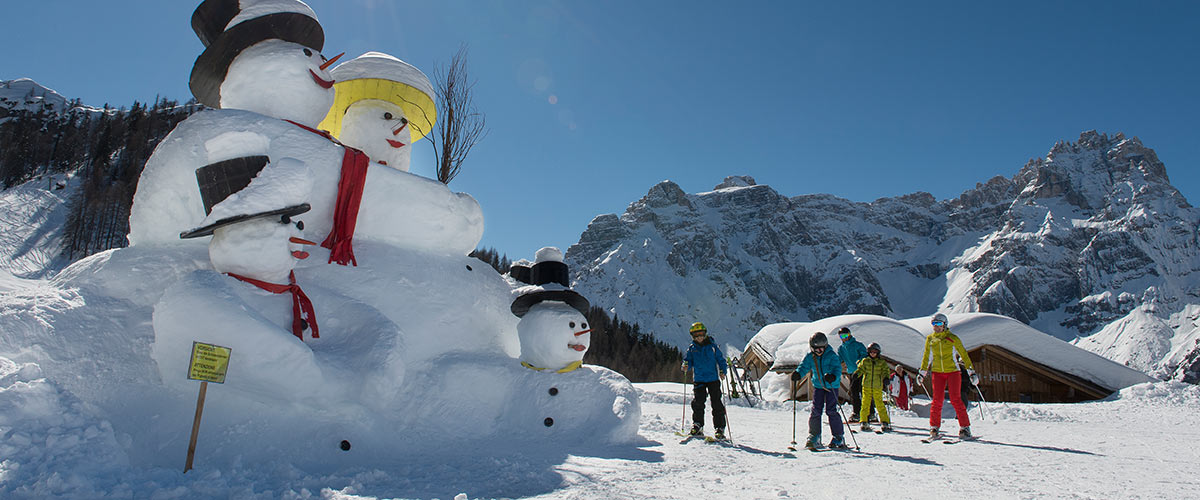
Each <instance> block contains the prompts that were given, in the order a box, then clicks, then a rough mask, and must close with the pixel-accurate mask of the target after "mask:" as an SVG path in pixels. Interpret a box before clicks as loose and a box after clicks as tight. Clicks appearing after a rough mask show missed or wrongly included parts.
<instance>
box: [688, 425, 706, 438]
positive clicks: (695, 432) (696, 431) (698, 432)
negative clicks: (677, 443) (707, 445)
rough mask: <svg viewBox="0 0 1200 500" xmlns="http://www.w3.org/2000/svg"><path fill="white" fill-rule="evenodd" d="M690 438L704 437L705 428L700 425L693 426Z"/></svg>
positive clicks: (689, 433)
mask: <svg viewBox="0 0 1200 500" xmlns="http://www.w3.org/2000/svg"><path fill="white" fill-rule="evenodd" d="M688 435H689V436H703V435H704V428H703V427H700V426H699V425H693V426H692V430H691V431H689V432H688Z"/></svg>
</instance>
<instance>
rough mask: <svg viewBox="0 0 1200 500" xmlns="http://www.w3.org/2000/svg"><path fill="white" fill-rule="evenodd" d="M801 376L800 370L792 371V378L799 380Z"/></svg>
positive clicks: (802, 376)
mask: <svg viewBox="0 0 1200 500" xmlns="http://www.w3.org/2000/svg"><path fill="white" fill-rule="evenodd" d="M803 378H804V375H801V374H800V372H792V380H795V381H796V382H799V381H800V380H802V379H803Z"/></svg>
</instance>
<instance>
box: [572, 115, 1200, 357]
mask: <svg viewBox="0 0 1200 500" xmlns="http://www.w3.org/2000/svg"><path fill="white" fill-rule="evenodd" d="M1198 225H1200V212H1198V211H1197V210H1196V209H1195V208H1194V207H1192V206H1191V205H1190V204H1189V203H1188V202H1187V200H1186V199H1185V198H1184V197H1183V195H1182V194H1181V193H1180V192H1179V191H1178V190H1177V189H1175V188H1174V187H1173V186H1171V185H1170V181H1169V177H1168V176H1167V172H1166V167H1165V165H1164V164H1163V163H1162V162H1161V161H1160V160H1159V159H1158V157H1157V155H1156V154H1155V153H1154V151H1153V150H1152V149H1150V148H1148V147H1146V146H1144V145H1143V144H1142V142H1141V141H1140V140H1139V139H1138V138H1137V137H1126V136H1125V135H1124V134H1121V133H1118V134H1116V135H1114V136H1111V137H1110V136H1108V135H1107V134H1101V133H1098V132H1096V131H1094V130H1093V131H1086V132H1083V133H1082V134H1080V138H1079V140H1078V141H1075V142H1065V141H1059V142H1057V143H1056V144H1055V145H1054V146H1053V147H1052V148H1051V149H1050V151H1049V152H1048V153H1047V154H1046V155H1045V156H1044V157H1041V158H1034V159H1031V160H1029V161H1028V162H1027V163H1026V164H1025V165H1024V166H1023V167H1021V168H1020V169H1019V170H1018V172H1017V173H1016V174H1014V175H1013V176H1012V177H1007V178H1006V177H1003V176H994V177H992V178H991V179H989V180H987V181H986V182H983V183H978V184H977V185H976V187H975V188H973V189H968V190H966V191H964V192H963V193H962V194H961V195H959V196H958V197H955V198H950V199H946V200H940V201H939V200H937V199H935V198H934V197H933V195H931V194H929V193H923V192H917V193H909V194H905V195H900V196H896V197H885V198H879V199H877V200H875V201H872V202H855V201H850V200H845V199H842V198H839V197H836V196H832V195H828V194H807V195H799V196H792V197H788V196H784V195H781V194H780V193H778V192H776V191H775V190H774V189H772V188H771V187H770V186H767V185H760V184H757V183H756V182H755V181H754V179H753V178H752V177H749V176H731V177H729V178H726V179H725V180H724V181H723V182H722V183H720V184H718V185H717V186H716V187H715V188H714V189H713V190H712V191H708V192H702V193H694V194H687V193H684V192H683V191H682V189H680V188H679V186H678V185H676V184H675V183H674V182H671V181H669V180H668V181H662V182H660V183H658V184H656V185H655V186H653V187H652V188H651V189H650V190H649V191H648V192H647V194H646V195H645V196H643V197H642V198H641V199H639V200H637V201H634V202H633V203H631V204H630V205H629V207H628V208H627V209H626V211H625V212H624V213H623V214H621V215H620V216H618V215H616V214H604V215H600V216H598V217H596V218H594V219H593V220H592V221H591V223H590V224H589V225H588V228H587V229H586V230H585V231H584V232H583V233H582V234H581V236H580V240H579V242H578V243H576V244H575V245H572V246H571V247H570V248H568V251H567V261H568V263H569V264H570V266H571V269H573V275H572V279H573V281H574V286H575V287H576V288H577V289H579V290H581V291H582V292H583V293H585V295H587V296H588V297H589V298H591V299H592V300H593V302H595V303H599V304H607V305H608V307H609V308H610V312H612V313H616V314H618V315H620V316H621V317H623V318H627V319H630V320H632V321H635V322H637V323H639V324H640V325H642V326H643V328H644V329H645V330H646V331H650V332H654V333H655V334H656V335H659V336H660V338H662V339H663V340H664V341H667V342H669V343H675V344H676V345H681V344H683V343H686V341H687V339H686V338H685V336H684V335H682V334H679V335H675V334H674V332H678V331H682V330H680V328H681V327H680V326H679V325H687V324H690V323H691V322H692V321H696V320H701V321H705V323H706V324H709V325H710V328H712V329H713V331H714V332H721V333H719V335H722V339H723V340H724V341H728V342H731V343H732V344H734V345H735V346H739V347H740V345H739V344H738V342H740V341H745V340H748V338H749V336H751V335H753V333H754V332H756V331H757V330H758V328H759V327H761V326H762V325H765V324H768V323H773V322H782V321H806V320H814V319H819V318H823V317H828V316H834V315H839V314H850V313H871V314H880V315H885V316H891V317H897V318H902V317H916V316H922V315H929V314H933V313H934V312H939V311H941V312H976V311H979V312H993V313H998V314H1003V315H1006V316H1010V317H1013V318H1015V319H1018V320H1020V321H1022V322H1025V323H1027V324H1030V325H1031V326H1034V327H1035V328H1038V329H1039V330H1042V331H1044V332H1047V333H1049V334H1052V335H1054V336H1056V337H1059V338H1061V339H1063V340H1068V341H1074V340H1076V339H1078V338H1084V337H1087V336H1089V335H1095V334H1099V333H1101V332H1103V331H1104V329H1105V328H1106V327H1108V326H1109V325H1113V324H1115V323H1117V322H1119V321H1121V320H1122V319H1123V318H1126V317H1127V316H1129V315H1130V314H1133V313H1134V312H1135V311H1137V310H1144V309H1146V308H1151V309H1153V313H1152V316H1153V317H1155V318H1158V319H1159V320H1161V321H1163V322H1166V323H1171V324H1173V325H1176V326H1174V327H1173V328H1172V332H1173V335H1172V339H1173V340H1171V341H1170V342H1169V343H1170V345H1171V348H1170V349H1167V350H1166V351H1167V352H1160V354H1161V355H1160V356H1157V357H1156V359H1153V360H1150V359H1146V357H1145V356H1134V355H1133V354H1134V353H1133V352H1130V351H1131V350H1135V349H1137V347H1136V346H1138V345H1142V344H1141V343H1139V342H1140V341H1137V340H1135V339H1134V337H1137V335H1134V334H1132V333H1126V334H1124V335H1117V336H1116V337H1120V339H1119V340H1117V341H1115V345H1117V347H1116V348H1115V351H1114V348H1112V347H1111V346H1109V345H1113V344H1114V342H1113V341H1110V342H1108V343H1106V346H1109V347H1106V348H1105V349H1101V351H1105V352H1107V354H1106V355H1108V356H1110V357H1112V358H1113V359H1119V360H1121V361H1122V362H1124V363H1126V364H1128V365H1129V366H1132V367H1134V368H1137V369H1140V370H1143V371H1147V372H1149V373H1151V374H1153V375H1155V376H1159V377H1164V378H1167V377H1172V378H1179V379H1184V380H1195V377H1196V375H1195V371H1196V368H1195V367H1190V368H1189V366H1190V365H1189V363H1188V362H1187V360H1188V359H1194V358H1195V357H1196V355H1195V354H1194V352H1195V351H1194V349H1192V348H1189V346H1188V345H1187V344H1188V341H1189V339H1191V338H1192V337H1194V336H1195V335H1196V332H1197V331H1198V330H1200V328H1198V327H1197V325H1196V324H1195V321H1194V320H1195V319H1196V318H1195V315H1194V314H1192V313H1190V312H1189V311H1191V308H1190V306H1191V305H1193V304H1200V285H1198V284H1197V283H1198V281H1200V274H1198V273H1200V243H1198V242H1200V239H1198V236H1197V226H1198ZM1135 316H1136V315H1135ZM1189 318H1191V319H1189ZM1133 320H1137V318H1133ZM1135 322H1136V321H1135ZM1139 324H1140V322H1139ZM1122 331H1124V332H1135V331H1155V329H1154V328H1149V329H1141V328H1135V329H1122ZM664 334H665V337H666V338H664ZM1110 336H1112V335H1110ZM1160 336H1161V335H1160ZM1077 344H1078V345H1080V346H1081V347H1085V348H1091V349H1092V350H1094V351H1095V350H1097V349H1098V348H1092V347H1089V346H1090V345H1091V344H1090V343H1088V342H1083V341H1077ZM1193 347H1194V346H1193ZM1160 351H1162V350H1161V349H1160ZM1097 352H1099V351H1097Z"/></svg>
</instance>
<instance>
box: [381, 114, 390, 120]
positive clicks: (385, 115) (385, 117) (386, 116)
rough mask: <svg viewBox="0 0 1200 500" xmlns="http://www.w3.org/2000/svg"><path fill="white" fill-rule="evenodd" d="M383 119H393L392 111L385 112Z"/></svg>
mask: <svg viewBox="0 0 1200 500" xmlns="http://www.w3.org/2000/svg"><path fill="white" fill-rule="evenodd" d="M383 119H384V120H391V119H392V114H391V113H384V114H383Z"/></svg>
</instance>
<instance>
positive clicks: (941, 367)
mask: <svg viewBox="0 0 1200 500" xmlns="http://www.w3.org/2000/svg"><path fill="white" fill-rule="evenodd" d="M931 323H932V324H933V333H931V334H929V336H927V337H925V353H924V354H923V355H922V356H921V371H920V372H919V373H918V376H917V383H919V384H922V385H924V384H925V379H926V378H929V377H928V376H929V372H930V371H932V372H933V392H932V393H931V394H930V396H931V397H932V398H933V404H932V406H931V407H930V410H929V439H936V438H937V437H938V432H939V428H940V427H941V424H942V403H943V398H945V394H944V392H945V391H946V389H947V386H949V387H948V388H949V389H950V405H951V406H953V407H954V413H955V415H956V416H957V417H958V436H959V437H961V438H964V439H967V438H970V437H971V419H970V417H968V416H967V407H966V405H964V404H963V401H962V394H961V390H962V379H961V378H959V374H958V365H957V364H956V363H955V362H954V353H955V351H957V352H958V355H959V358H960V359H962V363H963V366H965V367H966V369H967V374H968V375H969V376H970V378H971V383H973V384H978V383H979V375H976V374H975V369H974V368H973V367H972V366H971V357H970V356H968V355H967V348H966V347H964V346H963V343H962V340H959V338H958V336H957V335H955V334H953V333H950V323H949V322H948V320H947V319H946V315H945V314H942V313H938V314H935V315H933V319H932V320H931Z"/></svg>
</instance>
